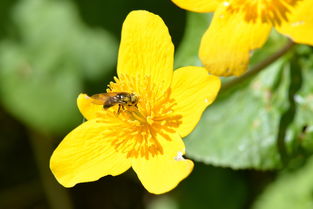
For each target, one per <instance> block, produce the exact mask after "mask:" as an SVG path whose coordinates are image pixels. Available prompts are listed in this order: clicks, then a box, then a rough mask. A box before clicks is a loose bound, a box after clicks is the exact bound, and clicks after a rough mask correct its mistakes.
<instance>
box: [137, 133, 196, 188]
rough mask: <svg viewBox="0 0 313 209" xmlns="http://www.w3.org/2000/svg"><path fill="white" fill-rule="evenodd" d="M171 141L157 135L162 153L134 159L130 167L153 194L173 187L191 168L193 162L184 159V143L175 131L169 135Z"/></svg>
mask: <svg viewBox="0 0 313 209" xmlns="http://www.w3.org/2000/svg"><path fill="white" fill-rule="evenodd" d="M169 137H170V139H171V141H168V140H167V139H165V138H163V137H161V136H158V141H159V142H160V143H161V144H162V147H163V151H164V153H163V155H158V156H155V157H153V158H151V157H150V158H149V159H148V160H147V159H145V158H138V159H134V160H133V162H132V167H133V169H134V170H135V172H136V173H137V175H138V178H139V179H140V181H141V183H142V184H143V186H144V187H145V188H146V189H147V190H148V191H149V192H150V193H154V194H162V193H165V192H168V191H170V190H172V189H173V188H175V187H176V186H177V184H178V183H179V182H180V181H182V180H183V179H184V178H186V177H187V176H188V175H189V174H190V172H191V171H192V169H193V162H192V161H191V160H186V159H184V158H183V157H182V156H181V155H182V154H184V153H185V145H184V143H183V141H182V139H181V138H180V137H179V136H178V134H177V133H172V134H170V135H169Z"/></svg>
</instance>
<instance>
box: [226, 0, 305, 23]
mask: <svg viewBox="0 0 313 209" xmlns="http://www.w3.org/2000/svg"><path fill="white" fill-rule="evenodd" d="M301 1H302V0H233V1H224V2H223V4H224V6H225V7H227V11H228V12H230V13H238V12H242V13H243V14H244V19H245V21H247V22H253V23H255V22H256V21H258V20H261V22H262V23H271V24H272V25H274V26H277V25H280V24H281V23H282V22H284V21H288V15H289V14H290V11H291V10H292V8H293V7H296V6H297V4H298V3H299V2H301Z"/></svg>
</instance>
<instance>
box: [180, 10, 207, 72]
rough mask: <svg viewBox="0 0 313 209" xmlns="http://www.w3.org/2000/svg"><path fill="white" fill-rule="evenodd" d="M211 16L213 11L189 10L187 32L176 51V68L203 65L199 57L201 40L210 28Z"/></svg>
mask: <svg viewBox="0 0 313 209" xmlns="http://www.w3.org/2000/svg"><path fill="white" fill-rule="evenodd" d="M211 18H212V14H211V13H205V14H199V13H193V12H187V23H186V29H185V34H184V37H183V40H182V42H181V44H180V46H179V48H178V50H177V53H176V57H175V68H179V67H183V66H189V65H194V66H199V65H201V62H200V60H199V58H198V50H199V46H200V40H201V37H202V35H203V34H204V32H205V31H206V30H207V29H208V26H209V24H210V21H211Z"/></svg>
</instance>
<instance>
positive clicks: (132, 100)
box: [91, 92, 138, 113]
mask: <svg viewBox="0 0 313 209" xmlns="http://www.w3.org/2000/svg"><path fill="white" fill-rule="evenodd" d="M91 98H92V99H93V100H92V103H94V104H98V105H103V108H104V109H108V108H110V107H113V106H114V105H118V110H117V112H118V113H119V112H120V109H121V108H123V109H124V107H125V106H135V107H137V103H138V97H137V96H136V95H135V94H134V93H128V92H108V93H100V94H94V95H92V96H91Z"/></svg>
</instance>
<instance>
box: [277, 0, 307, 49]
mask: <svg viewBox="0 0 313 209" xmlns="http://www.w3.org/2000/svg"><path fill="white" fill-rule="evenodd" d="M312 8H313V1H312V0H303V1H300V2H299V3H298V6H297V7H295V8H292V9H290V12H291V14H290V15H289V16H288V22H283V23H282V24H281V25H280V26H277V27H276V29H277V30H278V31H279V32H280V33H282V34H284V35H286V36H288V37H290V38H291V39H292V40H293V41H295V42H297V43H302V44H310V45H313V14H312Z"/></svg>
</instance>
